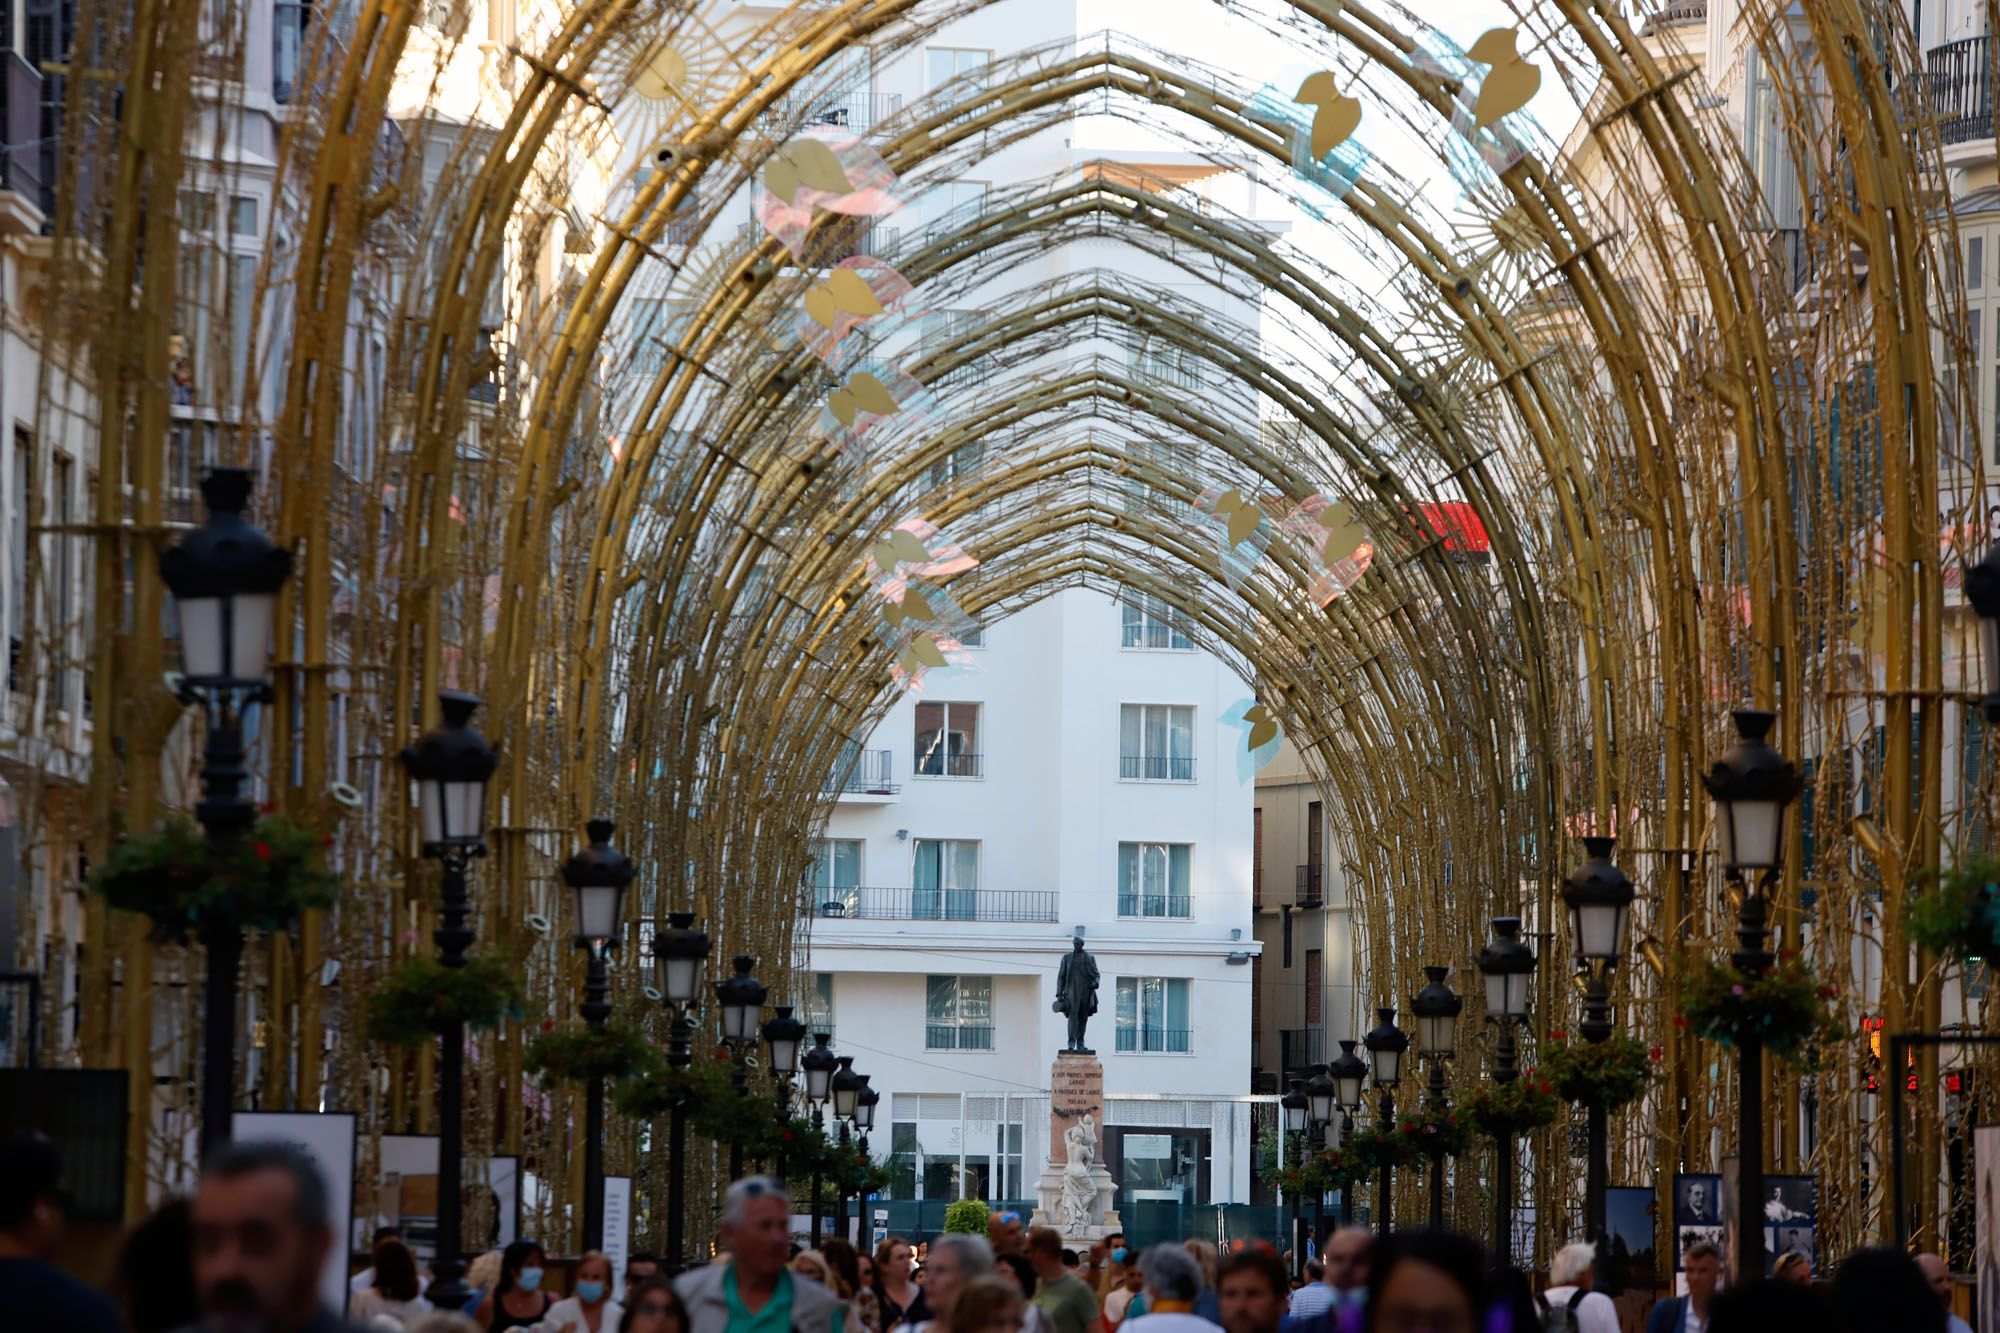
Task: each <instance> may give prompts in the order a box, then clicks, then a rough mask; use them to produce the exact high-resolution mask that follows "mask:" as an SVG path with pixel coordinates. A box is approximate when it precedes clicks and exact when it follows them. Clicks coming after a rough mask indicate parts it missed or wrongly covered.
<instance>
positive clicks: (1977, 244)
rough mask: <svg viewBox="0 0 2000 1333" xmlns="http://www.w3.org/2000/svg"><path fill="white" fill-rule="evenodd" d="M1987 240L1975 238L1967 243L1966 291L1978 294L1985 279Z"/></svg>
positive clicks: (1980, 237) (1981, 237)
mask: <svg viewBox="0 0 2000 1333" xmlns="http://www.w3.org/2000/svg"><path fill="white" fill-rule="evenodd" d="M1985 268H1986V238H1985V237H1983V236H1974V237H1972V238H1970V239H1969V240H1967V241H1966V243H1965V290H1967V291H1968V292H1976V291H1978V290H1979V284H1980V283H1981V281H1983V280H1984V278H1985V276H1986V275H1985V272H1984V270H1985Z"/></svg>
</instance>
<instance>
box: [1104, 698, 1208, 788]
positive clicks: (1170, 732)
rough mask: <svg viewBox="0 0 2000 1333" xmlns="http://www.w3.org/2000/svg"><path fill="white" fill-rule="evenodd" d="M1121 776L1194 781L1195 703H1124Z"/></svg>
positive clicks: (1121, 710)
mask: <svg viewBox="0 0 2000 1333" xmlns="http://www.w3.org/2000/svg"><path fill="white" fill-rule="evenodd" d="M1118 776H1119V777H1120V778H1121V779H1124V780H1125V781H1128V782H1193V781H1194V709H1193V707H1191V706H1190V705H1187V704H1121V705H1120V706H1119V710H1118Z"/></svg>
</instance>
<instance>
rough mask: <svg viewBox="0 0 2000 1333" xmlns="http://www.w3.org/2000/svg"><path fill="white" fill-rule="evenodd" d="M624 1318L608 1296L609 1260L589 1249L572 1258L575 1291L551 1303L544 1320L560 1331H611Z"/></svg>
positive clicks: (609, 1282)
mask: <svg viewBox="0 0 2000 1333" xmlns="http://www.w3.org/2000/svg"><path fill="white" fill-rule="evenodd" d="M624 1317H625V1308H624V1307H623V1306H621V1305H619V1304H618V1302H617V1301H614V1300H612V1299H611V1260H610V1259H609V1258H607V1257H606V1256H605V1254H604V1251H602V1250H590V1251H587V1252H586V1253H585V1254H584V1255H583V1257H582V1258H580V1259H578V1260H577V1261H576V1294H575V1295H573V1296H566V1297H564V1298H563V1299H562V1300H559V1301H557V1302H556V1303H555V1304H554V1305H551V1306H550V1307H549V1313H548V1316H547V1322H548V1324H550V1325H551V1326H553V1327H554V1328H556V1329H559V1330H562V1333H615V1330H616V1329H617V1327H618V1324H619V1321H620V1320H622V1319H623V1318H624Z"/></svg>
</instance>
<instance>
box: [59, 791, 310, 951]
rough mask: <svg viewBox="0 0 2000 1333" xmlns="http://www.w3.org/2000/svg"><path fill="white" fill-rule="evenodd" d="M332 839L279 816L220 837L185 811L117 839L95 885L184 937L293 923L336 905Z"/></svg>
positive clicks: (168, 934)
mask: <svg viewBox="0 0 2000 1333" xmlns="http://www.w3.org/2000/svg"><path fill="white" fill-rule="evenodd" d="M330 841H331V839H330V838H329V837H328V836H326V835H324V834H321V833H319V832H316V831H314V830H312V829H309V828H306V827H304V826H303V825H300V824H295V823H293V822H292V821H291V820H289V819H286V818H284V817H283V816H281V815H266V816H265V817H264V818H262V819H260V820H258V821H257V823H256V824H255V825H254V826H253V827H252V828H251V829H250V830H249V832H247V833H245V834H244V835H243V836H242V837H241V838H236V839H230V840H227V841H222V842H217V841H214V840H212V839H210V838H209V836H208V835H207V834H206V833H204V832H203V831H202V829H201V826H200V825H198V824H196V823H195V822H194V821H193V820H192V819H189V818H187V817H186V816H185V815H179V816H176V817H174V818H172V819H169V820H168V821H167V822H166V823H164V824H162V825H161V826H160V827H159V828H158V829H157V830H156V831H154V832H152V833H150V834H147V835H145V836H143V837H135V838H126V839H124V840H123V841H121V842H117V843H113V844H112V846H111V852H110V855H108V856H107V857H105V859H104V863H103V864H102V865H100V866H98V867H97V868H96V869H94V870H92V871H91V872H90V887H91V889H92V890H93V891H94V892H96V893H97V894H98V895H100V896H101V897H102V898H103V899H104V901H105V902H106V903H108V904H109V905H110V906H112V907H115V908H117V909H118V910H119V911H121V912H137V913H139V914H140V915H141V916H144V917H146V918H147V919H148V920H150V921H151V922H152V923H153V938H154V939H156V940H159V941H161V942H163V943H168V944H182V943H185V942H187V941H188V940H189V939H192V938H198V937H200V936H201V935H203V934H204V933H207V932H210V931H224V932H231V931H234V932H240V931H245V930H260V931H267V932H269V931H281V930H289V929H290V928H291V927H292V925H293V924H294V923H296V922H297V921H298V919H299V914H300V913H301V912H303V911H305V909H307V908H308V907H331V906H333V902H334V898H335V896H336V895H337V894H338V893H339V891H340V877H339V876H338V875H336V874H334V873H333V872H332V871H330V870H328V869H327V868H326V860H325V854H326V846H327V844H328V843H329V842H330Z"/></svg>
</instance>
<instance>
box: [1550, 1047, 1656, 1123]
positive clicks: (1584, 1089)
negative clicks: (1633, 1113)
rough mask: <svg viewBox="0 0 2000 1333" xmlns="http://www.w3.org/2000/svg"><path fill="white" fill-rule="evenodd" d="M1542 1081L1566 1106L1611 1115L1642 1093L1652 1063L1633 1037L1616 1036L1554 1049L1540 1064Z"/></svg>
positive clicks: (1651, 1073)
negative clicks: (1599, 1109) (1599, 1108)
mask: <svg viewBox="0 0 2000 1333" xmlns="http://www.w3.org/2000/svg"><path fill="white" fill-rule="evenodd" d="M1542 1078H1543V1079H1545V1080H1547V1081H1548V1082H1551V1083H1553V1084H1555V1088H1556V1092H1557V1093H1558V1094H1560V1095H1561V1097H1562V1099H1563V1100H1564V1101H1566V1102H1575V1103H1578V1104H1579V1105H1583V1106H1591V1105H1598V1106H1602V1107H1603V1108H1604V1109H1605V1110H1607V1111H1615V1110H1617V1109H1618V1108H1619V1107H1621V1106H1623V1105H1625V1104H1626V1103H1627V1102H1632V1101H1636V1100H1638V1098H1639V1097H1640V1095H1641V1094H1643V1093H1644V1092H1645V1091H1646V1085H1647V1084H1648V1083H1650V1082H1652V1081H1653V1060H1652V1057H1651V1056H1650V1055H1649V1054H1648V1053H1647V1051H1646V1047H1645V1044H1644V1043H1642V1042H1641V1041H1639V1040H1638V1039H1637V1038H1636V1037H1628V1036H1625V1035H1623V1034H1616V1035H1613V1036H1610V1037H1607V1038H1606V1039H1605V1040H1603V1041H1599V1042H1588V1041H1582V1042H1572V1043H1570V1044H1569V1045H1567V1046H1558V1047H1556V1048H1555V1050H1553V1051H1551V1052H1549V1054H1548V1056H1547V1058H1545V1059H1544V1060H1543V1061H1542Z"/></svg>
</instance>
